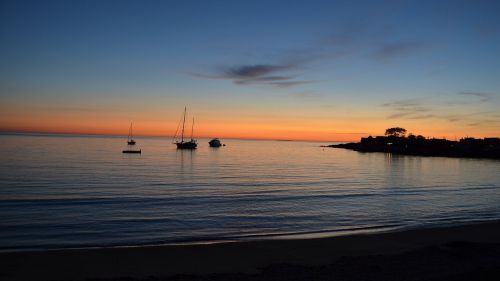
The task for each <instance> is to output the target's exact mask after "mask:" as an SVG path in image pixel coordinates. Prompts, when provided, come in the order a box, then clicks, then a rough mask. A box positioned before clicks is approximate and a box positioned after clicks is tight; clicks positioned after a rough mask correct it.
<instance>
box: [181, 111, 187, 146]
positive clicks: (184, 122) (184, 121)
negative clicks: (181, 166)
mask: <svg viewBox="0 0 500 281" xmlns="http://www.w3.org/2000/svg"><path fill="white" fill-rule="evenodd" d="M184 124H186V107H184V119H183V121H182V134H181V142H184Z"/></svg>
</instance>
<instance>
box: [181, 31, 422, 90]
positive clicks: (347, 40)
mask: <svg viewBox="0 0 500 281" xmlns="http://www.w3.org/2000/svg"><path fill="white" fill-rule="evenodd" d="M381 36H382V37H387V34H385V33H384V32H383V31H381V30H380V28H378V27H373V26H365V25H359V24H352V26H349V25H347V26H343V27H342V28H339V29H337V30H335V31H333V32H332V33H330V35H328V36H325V37H323V38H322V39H319V40H316V41H313V42H310V43H309V44H308V45H306V46H305V47H302V48H295V49H294V48H289V49H283V50H274V51H267V54H254V55H252V58H251V59H252V60H255V61H258V62H259V63H254V64H252V63H249V64H247V63H245V64H236V65H229V66H227V65H226V66H224V67H219V68H216V69H214V70H213V71H209V72H208V73H192V72H191V73H189V74H191V75H192V76H195V77H198V78H203V79H220V80H228V81H232V82H233V83H234V84H236V85H267V86H271V87H277V88H289V87H295V86H298V85H304V84H310V83H314V82H318V81H316V80H302V79H301V78H300V76H301V72H303V71H305V70H307V69H311V68H313V67H314V65H315V64H316V63H318V62H320V63H321V62H323V61H326V60H328V61H330V62H335V61H338V60H344V59H348V58H362V57H365V56H366V54H369V57H368V58H369V59H373V60H376V61H385V60H389V59H396V58H398V57H406V56H409V55H413V54H415V53H417V52H418V51H419V50H421V49H423V48H425V47H427V46H428V44H427V43H425V42H424V41H421V40H417V39H414V40H390V39H389V38H382V39H379V38H380V37H381ZM375 38H376V39H375ZM388 39H389V40H388ZM381 41H382V42H385V43H381ZM387 42H389V43H387Z"/></svg>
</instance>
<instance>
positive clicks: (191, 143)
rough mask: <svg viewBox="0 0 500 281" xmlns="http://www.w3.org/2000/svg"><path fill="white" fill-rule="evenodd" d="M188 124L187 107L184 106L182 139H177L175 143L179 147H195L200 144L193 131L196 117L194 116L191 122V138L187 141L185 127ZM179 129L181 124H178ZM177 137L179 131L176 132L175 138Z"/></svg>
mask: <svg viewBox="0 0 500 281" xmlns="http://www.w3.org/2000/svg"><path fill="white" fill-rule="evenodd" d="M185 124H186V107H184V117H183V118H182V131H181V140H180V141H178V140H177V141H175V142H174V144H175V145H177V149H195V148H196V147H197V146H198V144H197V142H196V140H195V139H193V131H194V118H193V123H192V124H191V140H189V141H185V140H184V127H185ZM177 129H179V126H177ZM175 137H177V132H176V133H175V136H174V138H175Z"/></svg>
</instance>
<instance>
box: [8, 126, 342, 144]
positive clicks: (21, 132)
mask: <svg viewBox="0 0 500 281" xmlns="http://www.w3.org/2000/svg"><path fill="white" fill-rule="evenodd" d="M0 134H32V135H74V136H77V135H80V136H110V137H126V136H127V135H126V134H112V133H110V134H103V133H80V132H61V131H32V130H2V129H0ZM134 137H156V138H173V137H174V136H172V135H144V134H138V135H135V136H134ZM198 138H207V139H209V138H214V137H213V136H198ZM225 139H234V140H257V141H260V140H271V141H301V142H326V143H329V142H350V141H348V140H314V139H288V138H287V139H276V138H244V137H227V138H225Z"/></svg>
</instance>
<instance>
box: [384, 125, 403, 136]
mask: <svg viewBox="0 0 500 281" xmlns="http://www.w3.org/2000/svg"><path fill="white" fill-rule="evenodd" d="M385 135H386V136H392V137H404V136H405V135H406V129H403V128H400V127H394V128H389V129H387V130H385Z"/></svg>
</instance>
